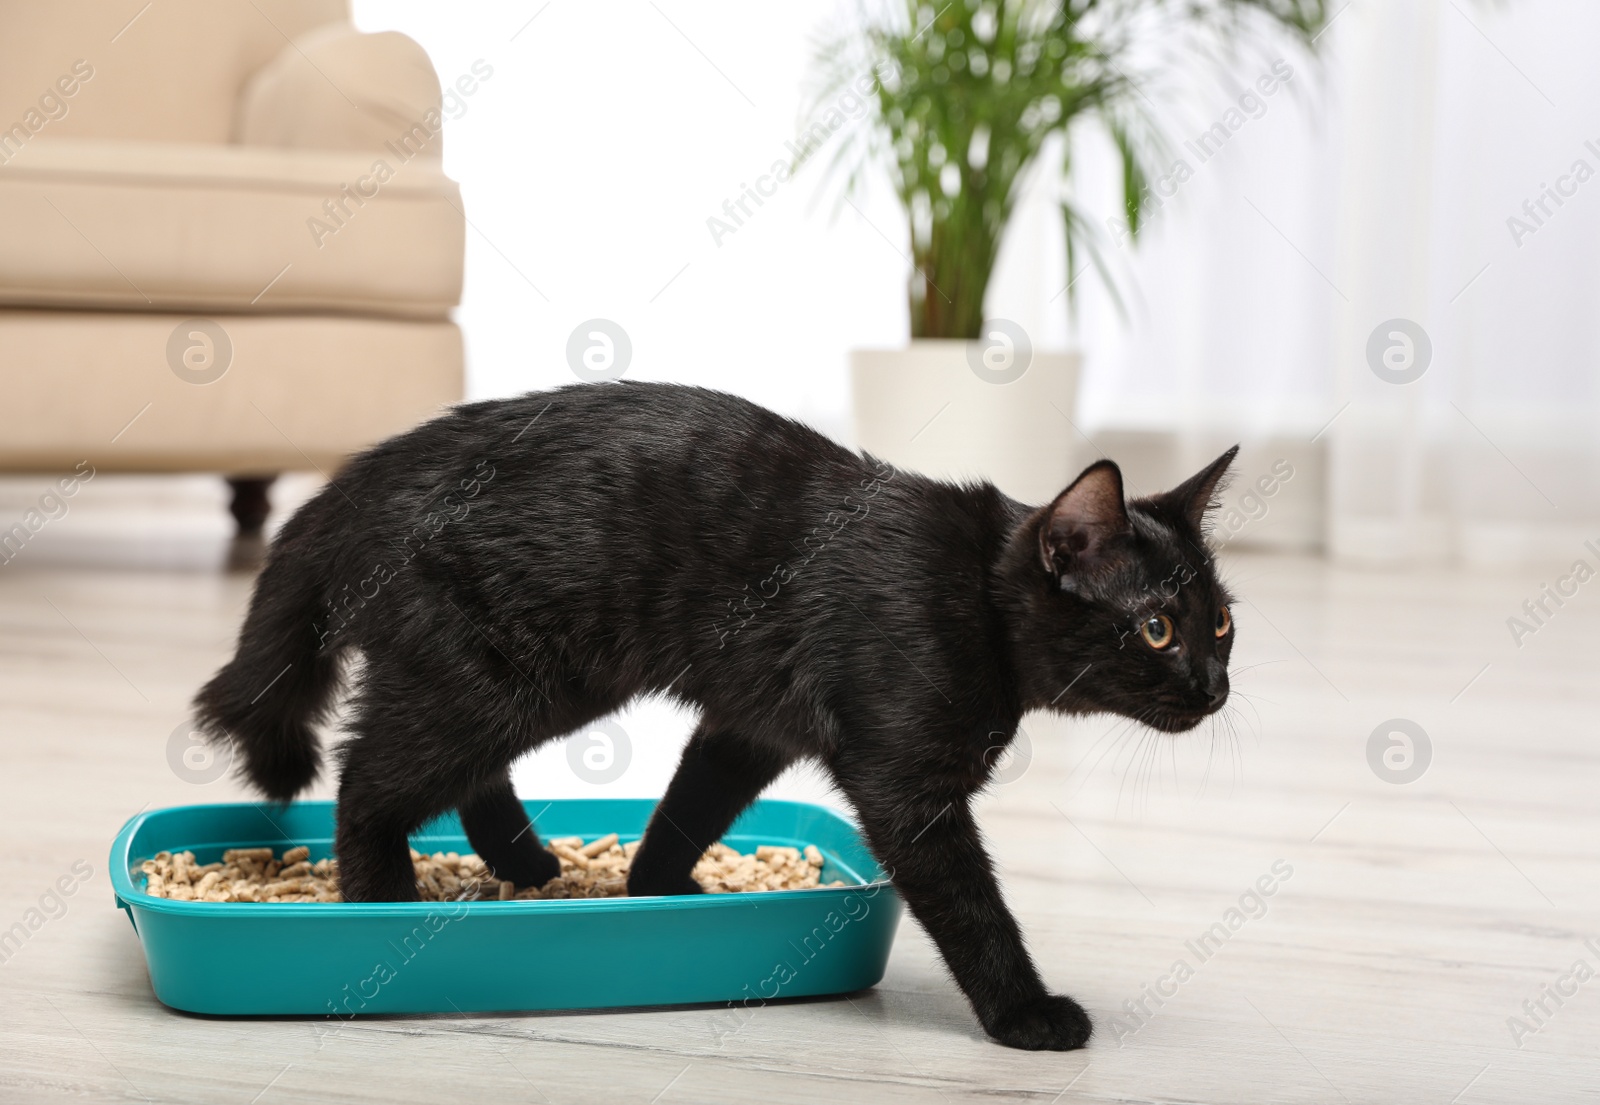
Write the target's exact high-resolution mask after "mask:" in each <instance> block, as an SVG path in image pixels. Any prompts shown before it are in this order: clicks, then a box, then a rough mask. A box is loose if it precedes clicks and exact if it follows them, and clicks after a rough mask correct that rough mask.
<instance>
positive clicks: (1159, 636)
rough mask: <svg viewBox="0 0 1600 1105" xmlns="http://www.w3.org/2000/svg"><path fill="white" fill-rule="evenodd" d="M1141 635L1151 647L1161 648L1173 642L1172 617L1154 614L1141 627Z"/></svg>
mask: <svg viewBox="0 0 1600 1105" xmlns="http://www.w3.org/2000/svg"><path fill="white" fill-rule="evenodd" d="M1139 636H1141V637H1143V638H1144V643H1145V644H1147V645H1149V646H1150V647H1151V648H1156V649H1161V648H1166V647H1167V646H1168V645H1170V644H1172V638H1173V630H1172V619H1171V618H1169V617H1167V616H1166V615H1165V614H1153V615H1151V616H1150V617H1149V618H1147V619H1145V623H1144V624H1143V625H1141V626H1140V627H1139Z"/></svg>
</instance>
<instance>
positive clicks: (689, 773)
mask: <svg viewBox="0 0 1600 1105" xmlns="http://www.w3.org/2000/svg"><path fill="white" fill-rule="evenodd" d="M792 762H793V757H792V756H786V755H783V754H780V753H777V752H773V751H769V750H767V749H765V748H759V747H755V746H752V745H751V744H750V743H748V742H747V741H744V740H741V739H740V738H739V737H738V736H736V735H734V734H733V733H730V732H728V731H726V730H718V729H715V728H711V727H708V726H706V725H705V724H704V723H702V724H701V726H700V728H699V729H697V730H695V734H694V736H693V737H691V738H690V739H689V744H688V747H686V748H685V749H684V750H683V759H682V760H681V761H680V762H679V764H678V771H677V774H675V775H673V777H672V782H671V783H669V784H667V793H666V796H665V797H663V798H662V799H661V802H660V804H659V805H657V806H656V811H655V813H654V814H653V815H652V816H651V818H650V825H649V827H648V828H646V829H645V834H644V841H643V842H642V843H641V844H640V845H639V850H638V852H636V853H635V854H634V857H633V862H632V863H631V864H630V865H629V868H628V893H629V894H630V895H633V896H635V897H639V896H645V895H655V894H699V893H701V887H700V884H699V883H697V882H695V881H694V876H693V874H692V872H693V871H694V865H695V863H696V862H698V861H699V859H700V857H701V856H702V855H703V854H704V853H705V850H706V849H707V848H709V847H710V846H711V845H713V844H715V843H716V842H717V841H718V840H719V839H720V838H721V837H722V834H723V833H725V832H727V831H728V826H730V825H732V824H733V821H734V818H736V817H738V816H739V814H740V813H742V812H743V811H744V809H745V807H746V806H748V805H749V804H750V803H751V802H754V801H755V800H756V798H757V797H759V796H760V794H761V792H762V791H763V790H765V789H766V788H767V785H768V784H769V783H771V782H772V780H774V779H776V778H777V777H778V776H779V775H780V774H781V773H782V772H783V769H784V768H786V767H788V766H789V764H790V763H792Z"/></svg>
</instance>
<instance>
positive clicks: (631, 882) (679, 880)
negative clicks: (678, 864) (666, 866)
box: [628, 871, 706, 898]
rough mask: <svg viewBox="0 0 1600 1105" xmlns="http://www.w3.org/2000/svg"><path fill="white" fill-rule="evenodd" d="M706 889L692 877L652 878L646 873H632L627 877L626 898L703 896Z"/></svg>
mask: <svg viewBox="0 0 1600 1105" xmlns="http://www.w3.org/2000/svg"><path fill="white" fill-rule="evenodd" d="M705 892H706V888H705V887H703V886H701V885H700V884H699V883H698V882H696V881H695V879H694V876H693V875H682V876H679V877H676V878H674V877H670V876H667V877H663V876H652V875H651V874H650V873H649V872H647V871H633V872H631V873H630V874H629V875H628V897H630V898H660V897H665V896H666V895H669V894H704V893H705Z"/></svg>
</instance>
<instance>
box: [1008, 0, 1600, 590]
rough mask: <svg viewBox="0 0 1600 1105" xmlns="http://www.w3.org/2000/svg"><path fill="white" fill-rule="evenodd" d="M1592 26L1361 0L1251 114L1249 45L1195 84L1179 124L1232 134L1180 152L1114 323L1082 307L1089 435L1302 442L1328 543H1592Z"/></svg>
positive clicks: (1456, 554)
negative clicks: (1175, 176)
mask: <svg viewBox="0 0 1600 1105" xmlns="http://www.w3.org/2000/svg"><path fill="white" fill-rule="evenodd" d="M1596 41H1600V5H1595V4H1593V3H1590V2H1586V0H1514V2H1509V3H1504V4H1491V3H1475V2H1472V0H1354V2H1352V3H1351V4H1349V5H1348V7H1347V8H1345V9H1343V10H1341V11H1340V13H1339V15H1338V16H1337V18H1336V19H1335V20H1334V22H1333V24H1332V26H1331V28H1330V29H1329V30H1328V31H1327V32H1326V34H1325V36H1324V38H1323V40H1322V42H1321V43H1320V46H1321V48H1322V49H1321V51H1320V58H1319V60H1318V61H1316V62H1313V63H1310V64H1307V63H1306V62H1305V61H1304V60H1303V59H1300V58H1296V57H1294V56H1293V55H1292V54H1290V55H1288V56H1287V58H1286V60H1287V62H1288V63H1289V64H1290V65H1291V67H1292V69H1293V75H1292V77H1291V79H1289V80H1288V81H1287V82H1284V84H1283V87H1282V88H1281V89H1280V91H1279V92H1278V93H1277V94H1275V95H1274V96H1272V97H1260V96H1258V97H1256V99H1255V100H1253V101H1246V107H1247V108H1248V109H1249V110H1241V111H1239V112H1238V113H1236V114H1234V115H1232V116H1229V115H1228V110H1229V109H1230V108H1232V107H1237V106H1239V101H1238V96H1239V95H1241V94H1243V93H1245V92H1247V91H1248V90H1249V88H1250V86H1251V84H1252V82H1253V81H1254V80H1255V79H1256V78H1257V76H1259V75H1260V74H1258V73H1257V72H1255V68H1259V67H1260V63H1258V62H1253V61H1245V62H1240V63H1238V64H1234V65H1230V67H1229V71H1228V76H1227V78H1226V81H1227V82H1231V83H1232V85H1233V87H1231V88H1227V87H1221V88H1219V87H1218V84H1217V82H1216V81H1215V79H1212V80H1210V81H1209V82H1206V81H1201V82H1199V83H1198V84H1197V85H1196V86H1195V90H1194V91H1192V92H1191V94H1190V95H1189V96H1188V97H1186V100H1187V106H1186V107H1185V108H1184V109H1181V110H1182V111H1183V112H1184V118H1183V120H1182V122H1181V123H1179V124H1177V125H1175V128H1174V129H1175V130H1176V131H1177V136H1178V137H1180V138H1184V139H1193V138H1195V137H1197V136H1199V135H1201V134H1202V133H1204V132H1205V131H1206V130H1207V129H1208V128H1210V127H1211V126H1212V125H1213V124H1214V123H1216V122H1218V121H1222V122H1224V123H1225V124H1228V125H1231V126H1230V131H1229V133H1228V135H1227V137H1226V141H1225V142H1223V143H1221V144H1220V146H1218V145H1217V144H1216V143H1215V142H1213V143H1208V144H1207V145H1205V146H1202V147H1198V149H1197V146H1196V145H1192V144H1191V145H1185V146H1184V147H1183V149H1182V152H1183V153H1184V154H1185V155H1186V157H1187V159H1188V162H1189V167H1190V168H1191V169H1192V170H1193V172H1192V177H1191V179H1189V180H1188V181H1186V182H1185V183H1183V184H1182V185H1181V187H1179V188H1178V189H1177V194H1176V196H1174V197H1173V198H1172V199H1171V200H1169V201H1167V202H1166V203H1165V204H1164V205H1163V207H1162V208H1161V209H1160V210H1158V211H1157V213H1156V215H1155V217H1154V219H1153V220H1152V223H1151V227H1150V230H1151V233H1150V235H1149V237H1148V239H1147V240H1144V241H1142V242H1141V243H1140V245H1139V246H1138V247H1137V249H1136V250H1133V251H1131V252H1129V253H1127V254H1125V255H1124V256H1126V260H1127V264H1128V272H1129V273H1130V275H1131V278H1132V283H1133V284H1134V285H1135V286H1136V287H1137V289H1138V292H1139V302H1138V303H1137V304H1136V305H1135V306H1134V308H1133V310H1132V317H1131V319H1130V320H1129V321H1128V322H1124V321H1122V320H1121V319H1119V318H1117V316H1116V315H1115V313H1114V312H1113V311H1112V309H1111V308H1110V306H1109V304H1108V302H1107V299H1106V297H1105V296H1104V295H1103V294H1101V293H1099V292H1098V291H1097V290H1096V289H1094V288H1093V287H1092V286H1091V287H1090V288H1089V292H1088V295H1087V296H1086V297H1085V299H1086V302H1085V310H1084V317H1083V324H1082V328H1081V331H1080V333H1079V335H1078V339H1079V340H1080V341H1081V344H1082V345H1083V346H1084V348H1085V349H1086V351H1087V353H1088V366H1087V380H1086V384H1085V388H1084V393H1083V397H1082V404H1081V405H1082V409H1083V414H1084V420H1085V422H1086V424H1087V426H1088V427H1090V432H1091V434H1094V433H1096V432H1097V431H1099V432H1110V431H1115V430H1117V429H1119V428H1126V427H1142V428H1146V429H1150V430H1156V431H1160V432H1165V433H1168V434H1171V435H1174V436H1175V437H1176V438H1177V439H1178V440H1179V441H1180V442H1183V441H1196V442H1199V441H1204V442H1212V441H1215V440H1220V439H1221V438H1224V437H1227V436H1235V437H1243V438H1245V439H1246V440H1247V441H1257V442H1271V443H1274V444H1272V445H1270V446H1268V447H1267V452H1263V453H1262V454H1261V455H1262V456H1266V455H1268V453H1270V452H1271V451H1272V450H1276V451H1278V452H1283V453H1292V452H1294V451H1295V450H1296V449H1299V450H1300V451H1301V452H1300V453H1299V454H1297V455H1312V456H1316V458H1317V461H1316V464H1317V466H1318V467H1319V468H1320V471H1321V473H1322V478H1320V479H1315V480H1311V481H1302V483H1300V484H1299V485H1297V486H1296V487H1295V489H1294V493H1295V494H1296V495H1300V496H1314V497H1316V498H1317V500H1318V503H1317V509H1318V511H1319V512H1320V514H1321V517H1322V527H1321V530H1322V536H1323V538H1324V539H1325V542H1326V546H1327V548H1328V549H1329V551H1330V552H1331V553H1332V554H1333V555H1335V556H1337V557H1340V558H1343V559H1349V560H1362V561H1378V562H1399V563H1407V562H1409V563H1436V562H1457V563H1466V564H1498V563H1520V562H1551V561H1554V562H1566V563H1570V562H1571V561H1572V560H1573V559H1575V558H1577V557H1579V556H1582V555H1584V550H1583V548H1582V543H1583V541H1584V540H1585V539H1586V538H1593V537H1600V464H1597V461H1600V434H1597V433H1596V428H1597V425H1600V419H1597V414H1600V386H1597V378H1600V373H1597V364H1600V333H1597V327H1596V317H1597V313H1600V312H1597V307H1600V254H1597V249H1596V246H1597V243H1600V67H1596V66H1595V65H1594V64H1593V59H1592V44H1593V43H1594V42H1596ZM1213 133H1214V132H1213ZM1201 154H1209V157H1208V158H1207V159H1206V160H1204V161H1202V160H1200V155H1201ZM1086 167H1087V166H1086ZM1107 167H1109V166H1107ZM1099 175H1100V176H1101V177H1107V176H1108V174H1107V173H1104V172H1102V173H1100V174H1099ZM1040 191H1041V193H1043V192H1045V191H1047V189H1045V188H1043V187H1041V189H1040ZM1100 202H1101V205H1102V206H1101V210H1102V211H1110V210H1112V209H1113V204H1112V200H1111V197H1110V196H1101V197H1100ZM1513 219H1515V220H1518V221H1516V222H1513V221H1510V220H1513ZM1056 277H1057V274H1055V273H1048V274H1045V275H1043V276H1041V277H1040V279H1039V280H1038V281H1037V294H1040V295H1043V294H1047V293H1048V291H1051V290H1053V289H1054V286H1056V285H1054V283H1053V282H1054V281H1055V279H1056ZM1396 319H1399V320H1407V321H1409V322H1410V323H1414V324H1415V325H1416V327H1417V328H1420V334H1421V335H1425V339H1426V340H1425V341H1423V340H1422V339H1421V338H1419V337H1418V336H1417V335H1418V332H1419V331H1418V330H1414V329H1413V328H1411V327H1409V326H1407V325H1404V324H1402V323H1396V324H1392V325H1384V324H1386V323H1390V322H1391V320H1396ZM1057 325H1060V326H1062V327H1063V328H1064V326H1065V323H1064V322H1063V323H1059V324H1057ZM1375 331H1377V332H1378V337H1377V338H1376V339H1374V338H1373V335H1374V332H1375ZM1396 335H1398V336H1396ZM1058 337H1059V338H1060V340H1070V339H1069V336H1068V335H1067V334H1066V332H1065V330H1064V329H1063V330H1062V331H1061V332H1060V333H1059V335H1058ZM1369 342H1373V343H1375V344H1374V346H1373V350H1372V352H1373V353H1374V354H1376V357H1377V364H1378V365H1379V367H1380V368H1381V369H1382V370H1383V371H1384V372H1386V373H1389V374H1391V375H1395V374H1399V375H1400V376H1401V377H1402V378H1403V377H1404V376H1406V375H1415V373H1416V369H1419V368H1421V369H1422V371H1421V374H1420V376H1417V378H1415V379H1414V380H1412V381H1411V382H1409V383H1400V382H1393V381H1392V380H1391V379H1384V378H1380V375H1379V373H1378V371H1375V370H1374V368H1373V367H1372V364H1371V363H1370V358H1369ZM1424 346H1431V359H1425V358H1424ZM1385 355H1387V357H1388V360H1387V362H1386V361H1385V360H1384V357H1385ZM1408 356H1409V357H1410V358H1411V359H1410V360H1409V361H1408V360H1407V358H1408ZM1408 363H1409V364H1410V365H1412V366H1413V367H1412V372H1411V373H1409V374H1408V373H1406V372H1405V371H1404V370H1405V367H1406V365H1407V364H1408ZM1424 363H1425V366H1426V367H1425V368H1423V365H1424ZM1308 449H1309V450H1320V451H1321V452H1320V454H1318V453H1315V452H1312V453H1308V452H1307V450H1308ZM1203 452H1204V450H1203V449H1199V448H1179V449H1178V450H1177V454H1178V455H1179V456H1185V457H1191V456H1198V455H1201V454H1202V453H1203ZM1251 474H1253V473H1245V475H1246V476H1247V477H1248V476H1249V475H1251Z"/></svg>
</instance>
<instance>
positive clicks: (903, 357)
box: [850, 339, 1082, 503]
mask: <svg viewBox="0 0 1600 1105" xmlns="http://www.w3.org/2000/svg"><path fill="white" fill-rule="evenodd" d="M969 347H973V348H972V349H970V350H969ZM985 348H986V347H985V346H984V345H983V344H982V343H978V342H966V341H957V340H947V339H932V340H929V339H923V340H917V341H913V342H912V343H911V344H910V345H909V346H908V347H907V348H905V349H857V350H853V351H852V352H851V354H850V384H851V391H852V395H853V400H854V405H855V419H856V441H857V444H858V445H859V446H860V447H861V448H862V449H865V450H866V451H867V452H869V453H871V454H873V455H874V456H878V457H882V458H883V459H884V460H887V461H889V462H890V463H891V464H894V465H896V466H897V467H901V468H909V469H912V470H913V471H917V472H922V473H924V474H925V475H929V476H936V477H939V478H942V479H952V480H973V479H987V480H990V481H992V482H993V483H994V484H995V486H997V487H999V488H1000V490H1002V491H1004V492H1005V493H1006V494H1007V495H1010V496H1011V497H1013V498H1015V499H1020V500H1021V501H1022V502H1025V503H1045V502H1048V501H1049V500H1050V499H1052V498H1054V497H1055V496H1056V495H1057V494H1058V493H1060V491H1061V489H1062V488H1064V487H1066V485H1067V482H1068V481H1069V480H1070V479H1071V478H1072V477H1073V476H1074V475H1076V474H1077V471H1076V468H1075V467H1074V463H1073V458H1074V457H1075V456H1076V454H1077V442H1076V440H1075V439H1076V438H1077V432H1076V431H1075V430H1074V429H1073V427H1072V420H1073V419H1075V418H1076V413H1075V406H1076V401H1077V393H1078V368H1079V365H1080V364H1081V362H1082V358H1081V357H1080V356H1079V355H1078V354H1077V353H1044V352H1040V351H1038V350H1034V351H1032V354H1031V358H1027V359H1024V358H1022V357H1017V358H1015V359H1013V360H1011V361H1008V360H1007V352H1006V351H1005V350H1002V349H995V348H993V347H989V350H988V351H989V359H988V360H987V361H985V360H984V358H983V353H984V351H985ZM969 352H970V354H971V355H970V356H969ZM975 362H976V365H975ZM1022 365H1025V367H1023V368H1022V371H1021V373H1020V375H1019V374H1018V373H1017V369H1018V367H1021V366H1022ZM1013 377H1014V378H1013Z"/></svg>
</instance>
